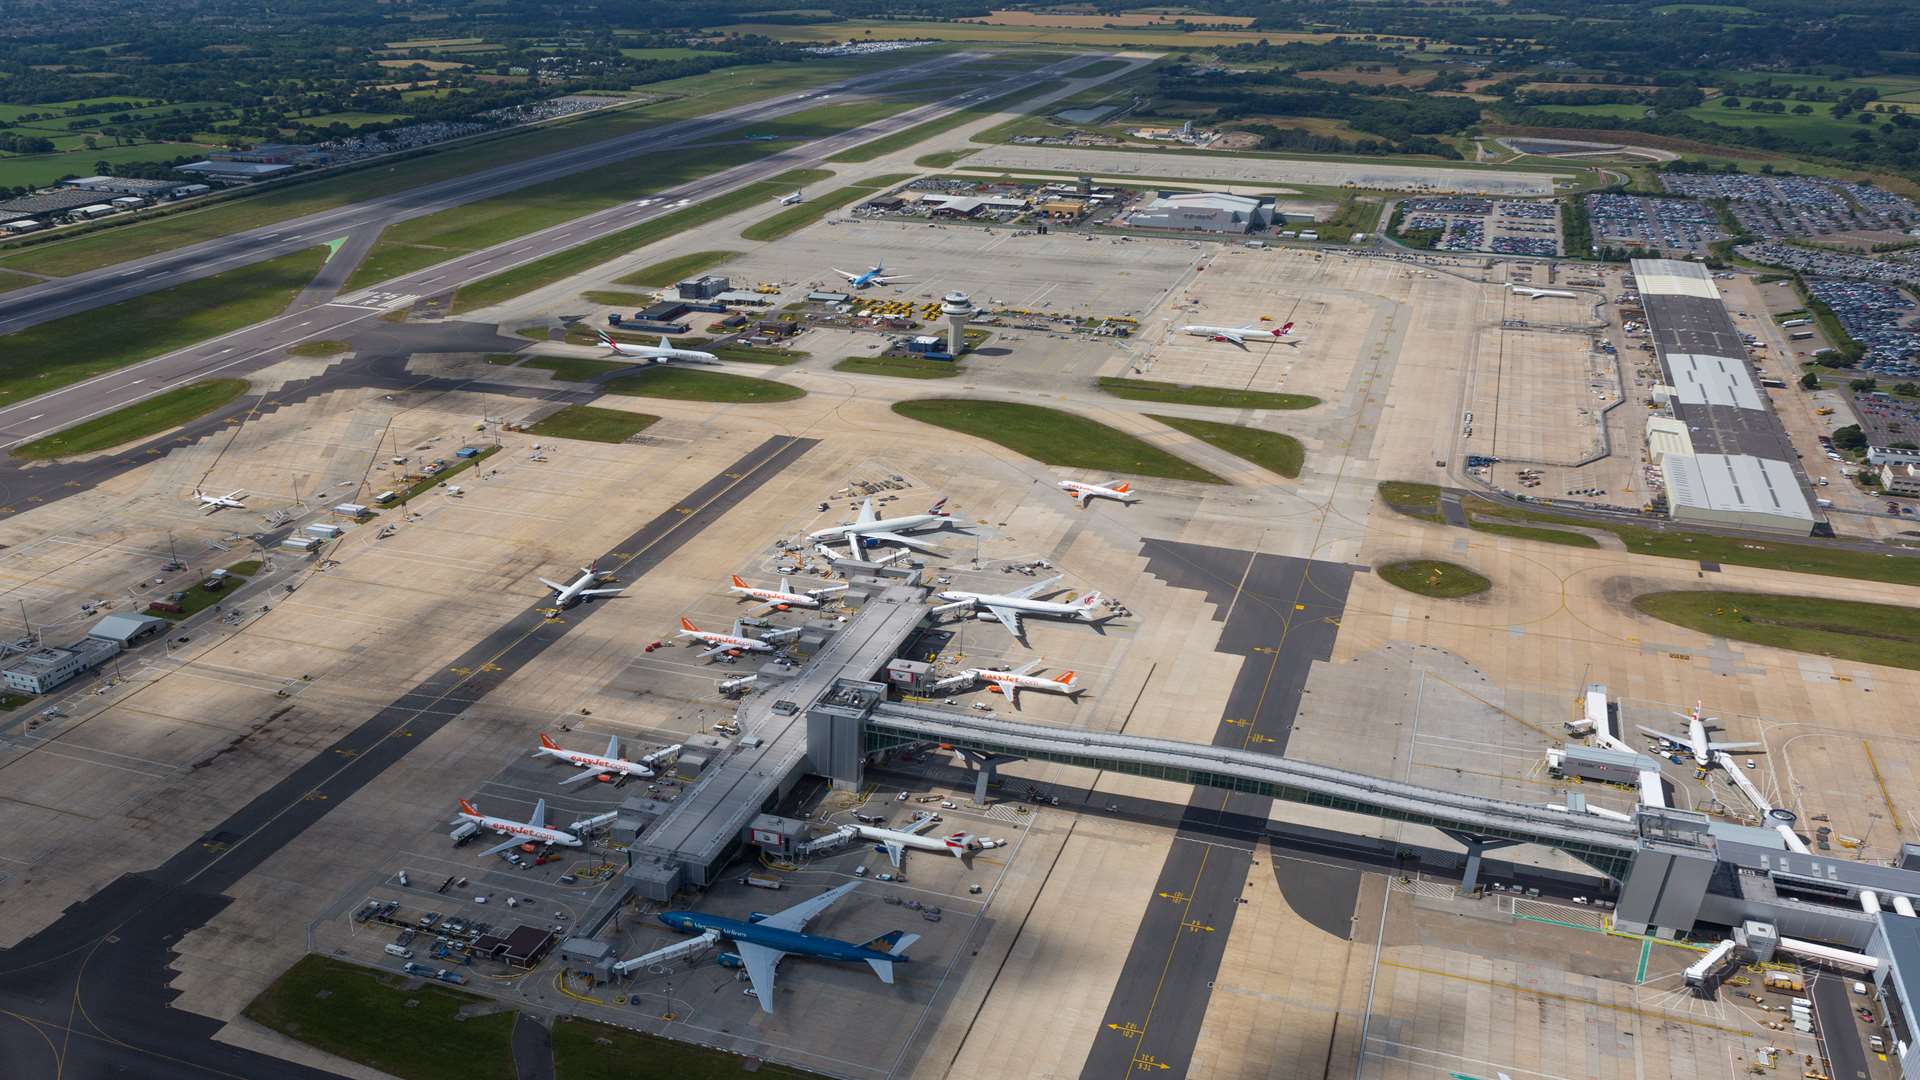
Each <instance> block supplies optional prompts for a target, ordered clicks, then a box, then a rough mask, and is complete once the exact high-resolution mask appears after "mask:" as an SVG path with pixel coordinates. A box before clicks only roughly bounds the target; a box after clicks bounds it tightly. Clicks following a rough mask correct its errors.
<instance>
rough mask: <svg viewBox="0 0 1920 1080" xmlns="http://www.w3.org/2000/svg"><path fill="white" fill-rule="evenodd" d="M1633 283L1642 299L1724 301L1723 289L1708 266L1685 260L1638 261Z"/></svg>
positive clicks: (1634, 265) (1634, 267) (1634, 270)
mask: <svg viewBox="0 0 1920 1080" xmlns="http://www.w3.org/2000/svg"><path fill="white" fill-rule="evenodd" d="M1633 280H1634V283H1635V284H1636V285H1638V286H1639V287H1640V295H1642V296H1697V297H1699V298H1701V299H1702V300H1718V299H1720V289H1719V287H1718V286H1716V285H1714V283H1713V274H1712V273H1710V272H1709V271H1708V270H1707V268H1706V267H1705V266H1702V265H1701V264H1699V263H1696V262H1686V261H1683V260H1681V259H1635V260H1633Z"/></svg>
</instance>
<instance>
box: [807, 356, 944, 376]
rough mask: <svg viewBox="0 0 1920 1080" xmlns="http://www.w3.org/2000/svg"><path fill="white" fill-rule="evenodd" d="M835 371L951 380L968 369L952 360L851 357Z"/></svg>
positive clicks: (835, 367)
mask: <svg viewBox="0 0 1920 1080" xmlns="http://www.w3.org/2000/svg"><path fill="white" fill-rule="evenodd" d="M833 370H835V371H844V372H847V373H848V374H851V375H889V376H892V377H893V378H896V379H951V378H954V377H955V376H957V375H959V374H960V373H961V372H963V371H965V370H966V369H965V368H963V367H961V366H960V364H958V363H956V362H954V361H952V360H925V359H922V358H921V357H918V356H849V357H847V358H846V359H845V360H842V361H840V362H839V363H837V364H835V365H833Z"/></svg>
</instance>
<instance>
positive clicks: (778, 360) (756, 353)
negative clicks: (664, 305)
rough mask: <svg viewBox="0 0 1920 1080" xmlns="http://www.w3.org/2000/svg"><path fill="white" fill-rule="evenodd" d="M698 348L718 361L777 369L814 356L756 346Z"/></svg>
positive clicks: (795, 351) (703, 346)
mask: <svg viewBox="0 0 1920 1080" xmlns="http://www.w3.org/2000/svg"><path fill="white" fill-rule="evenodd" d="M686 347H687V348H694V347H695V346H686ZM698 348H700V349H701V350H703V351H705V352H710V353H712V354H713V355H714V356H715V357H717V358H718V359H721V360H731V361H733V362H734V363H736V364H772V365H774V366H776V367H785V366H787V365H788V364H797V363H799V362H800V361H802V360H805V359H806V358H807V357H808V356H811V355H812V354H811V353H804V352H801V351H800V350H798V349H781V348H761V347H759V346H756V345H701V346H698Z"/></svg>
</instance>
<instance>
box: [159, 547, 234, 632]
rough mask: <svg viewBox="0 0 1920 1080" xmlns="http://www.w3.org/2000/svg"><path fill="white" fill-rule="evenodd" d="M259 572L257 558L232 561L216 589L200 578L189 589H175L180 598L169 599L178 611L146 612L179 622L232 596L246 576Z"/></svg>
mask: <svg viewBox="0 0 1920 1080" xmlns="http://www.w3.org/2000/svg"><path fill="white" fill-rule="evenodd" d="M259 572H260V560H258V559H249V560H247V561H246V562H238V563H234V564H233V565H232V566H229V567H227V576H226V577H224V578H222V579H220V580H221V585H220V587H219V588H218V589H209V588H207V584H206V580H202V581H200V582H198V583H196V584H195V585H194V586H193V587H192V588H190V589H178V590H175V591H176V592H179V593H181V594H182V595H181V597H180V599H178V600H175V601H171V603H175V604H178V605H179V607H180V610H179V611H156V610H154V609H152V608H149V609H148V610H147V611H146V614H148V615H157V616H159V617H160V618H162V619H168V620H171V621H173V622H180V621H181V620H183V619H186V618H187V617H189V616H192V615H197V614H199V613H200V612H202V611H205V610H207V609H208V608H210V607H212V606H213V605H215V604H218V603H220V602H221V601H223V600H225V599H226V598H228V597H229V596H232V595H233V592H234V590H235V589H238V588H239V587H240V586H242V585H245V584H246V583H247V579H248V578H250V577H252V576H253V575H255V574H257V573H259Z"/></svg>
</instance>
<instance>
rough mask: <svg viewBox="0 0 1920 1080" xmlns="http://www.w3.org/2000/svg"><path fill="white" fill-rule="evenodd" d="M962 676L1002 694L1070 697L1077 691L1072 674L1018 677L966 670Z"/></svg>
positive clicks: (1012, 673) (981, 670) (976, 669)
mask: <svg viewBox="0 0 1920 1080" xmlns="http://www.w3.org/2000/svg"><path fill="white" fill-rule="evenodd" d="M961 674H962V675H971V676H973V681H975V682H982V683H987V684H988V685H991V686H996V687H999V688H1000V692H1001V693H1003V694H1009V696H1011V693H1010V692H1018V691H1021V690H1038V691H1040V692H1042V693H1047V694H1067V695H1069V696H1071V695H1072V694H1074V693H1075V692H1077V691H1078V690H1079V688H1078V687H1076V686H1074V685H1073V672H1071V671H1068V672H1064V673H1062V674H1060V675H1058V676H1046V675H1019V674H1015V673H1014V672H1011V671H989V670H988V669H986V668H968V669H967V670H966V671H963V672H961Z"/></svg>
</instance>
